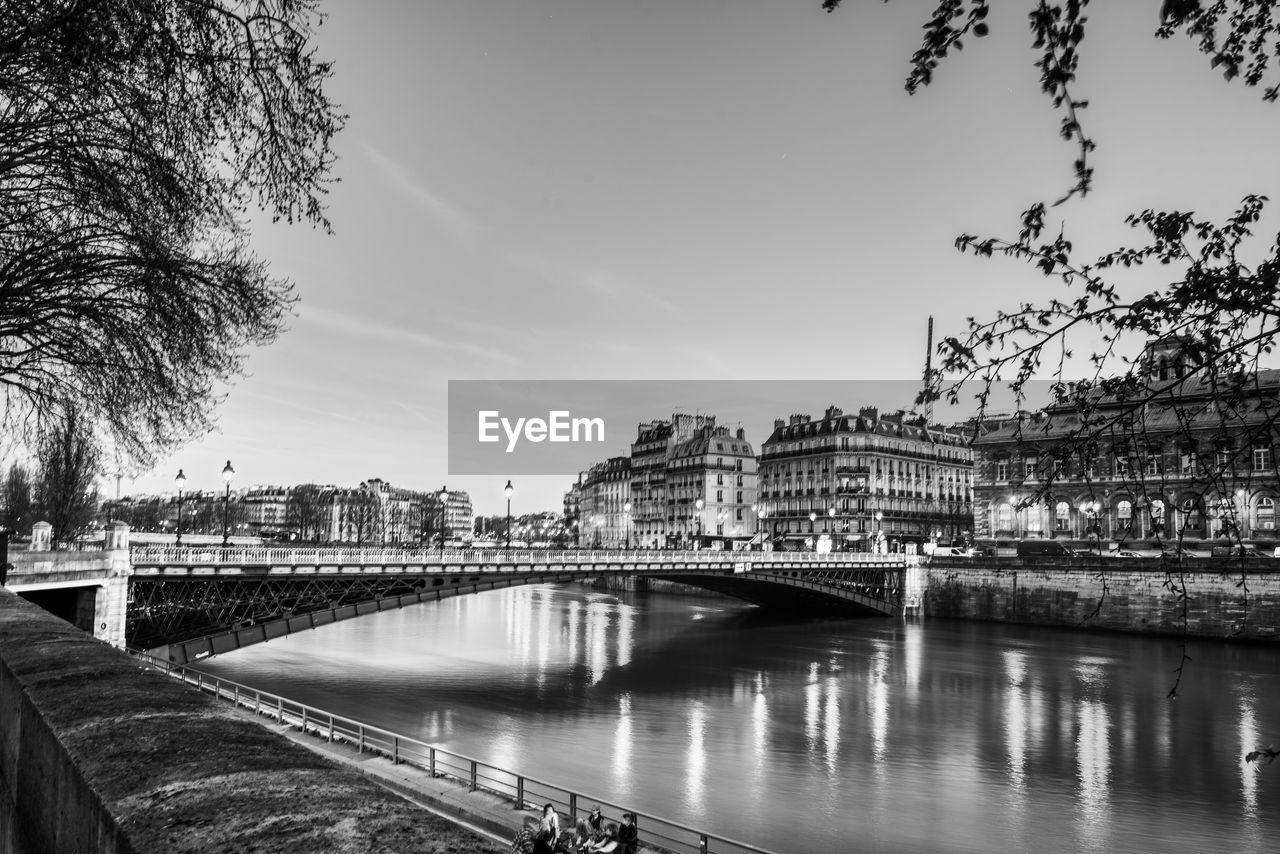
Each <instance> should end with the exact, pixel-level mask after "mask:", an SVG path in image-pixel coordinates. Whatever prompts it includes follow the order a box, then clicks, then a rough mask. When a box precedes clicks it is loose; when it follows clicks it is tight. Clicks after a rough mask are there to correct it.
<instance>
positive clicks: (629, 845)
mask: <svg viewBox="0 0 1280 854" xmlns="http://www.w3.org/2000/svg"><path fill="white" fill-rule="evenodd" d="M639 849H640V828H638V827H636V815H635V813H630V812H624V813H623V814H622V827H620V828H618V852H619V854H636V852H637V851H638V850H639Z"/></svg>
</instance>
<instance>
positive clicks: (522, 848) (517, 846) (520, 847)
mask: <svg viewBox="0 0 1280 854" xmlns="http://www.w3.org/2000/svg"><path fill="white" fill-rule="evenodd" d="M538 824H539V822H538V819H536V818H534V817H533V816H527V817H526V818H525V820H524V825H523V826H522V827H521V828H520V829H519V830H518V831H516V838H515V839H513V840H511V854H533V845H534V840H536V839H537V838H538Z"/></svg>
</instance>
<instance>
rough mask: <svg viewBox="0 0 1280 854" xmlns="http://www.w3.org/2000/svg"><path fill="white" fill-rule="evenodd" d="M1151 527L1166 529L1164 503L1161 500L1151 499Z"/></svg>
mask: <svg viewBox="0 0 1280 854" xmlns="http://www.w3.org/2000/svg"><path fill="white" fill-rule="evenodd" d="M1151 527H1152V528H1159V529H1161V530H1163V529H1164V502H1163V501H1161V500H1160V499H1159V498H1153V499H1151Z"/></svg>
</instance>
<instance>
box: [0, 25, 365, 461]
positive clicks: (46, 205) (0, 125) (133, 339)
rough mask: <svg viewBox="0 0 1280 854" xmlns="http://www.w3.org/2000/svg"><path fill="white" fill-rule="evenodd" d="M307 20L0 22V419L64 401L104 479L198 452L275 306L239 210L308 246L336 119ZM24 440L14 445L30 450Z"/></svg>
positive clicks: (52, 413) (281, 302)
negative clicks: (285, 227) (112, 470)
mask: <svg viewBox="0 0 1280 854" xmlns="http://www.w3.org/2000/svg"><path fill="white" fill-rule="evenodd" d="M316 7H317V2H316V0H61V2H49V0H7V2H5V3H3V4H0V152H2V153H0V398H2V399H3V407H4V408H3V413H2V415H0V418H2V419H3V424H4V428H5V430H6V431H7V432H14V431H19V430H20V431H22V432H24V433H26V434H27V435H28V436H31V435H34V432H35V429H39V425H41V424H45V423H47V422H51V421H56V420H57V416H58V410H59V406H60V404H61V402H62V401H64V400H71V401H74V402H75V404H76V406H77V407H78V408H79V409H80V411H82V412H83V413H84V415H85V417H86V418H87V419H89V420H90V421H92V422H94V423H95V424H97V425H99V426H100V427H101V428H102V431H103V436H104V438H106V439H109V440H112V441H113V442H114V445H115V451H116V453H118V454H119V455H120V456H121V458H122V460H126V461H132V462H133V463H135V464H138V465H142V466H145V465H146V464H148V463H149V462H151V461H153V460H154V458H155V456H156V454H157V453H158V452H162V451H164V450H167V449H170V448H172V447H174V446H175V445H176V444H178V443H180V442H183V441H186V440H189V439H190V438H191V437H193V436H196V435H199V434H201V433H203V432H205V431H207V430H208V429H209V428H210V426H211V425H212V423H213V418H214V416H213V412H214V408H215V407H214V404H215V403H216V402H217V400H218V399H219V397H220V395H221V394H222V390H223V389H224V388H225V384H226V383H227V382H228V381H230V380H231V379H232V378H234V377H235V376H237V375H238V374H239V373H240V372H241V368H242V363H243V360H244V358H245V351H246V348H247V347H249V346H250V345H261V344H266V343H269V342H271V341H272V340H274V339H275V337H276V336H277V335H278V334H279V333H280V332H281V331H282V330H283V328H284V323H285V320H286V318H287V316H288V315H289V313H290V308H291V305H292V304H293V302H294V299H295V298H294V295H293V290H292V285H290V284H289V283H288V282H286V281H283V280H281V279H278V278H274V277H272V276H271V275H269V273H268V270H267V265H266V264H265V263H264V262H263V261H262V260H260V259H258V258H256V257H255V256H254V255H253V253H252V251H251V250H250V247H249V235H248V231H247V228H246V225H245V222H246V220H245V213H246V211H247V209H248V206H249V205H250V204H257V205H259V206H261V207H263V208H265V209H266V210H268V211H270V212H271V213H272V214H273V215H274V216H275V217H276V218H285V219H287V220H289V221H294V220H308V221H310V222H312V223H316V224H319V225H321V226H323V227H325V228H327V227H328V222H327V220H326V219H325V217H324V213H323V207H322V200H323V195H324V193H325V191H326V185H327V182H328V180H329V178H328V174H329V170H330V168H331V166H332V164H333V161H334V155H333V153H332V151H331V149H330V140H331V138H332V136H333V135H334V133H336V132H337V131H338V130H339V128H340V127H341V125H342V123H343V120H344V117H343V116H342V115H341V114H340V113H339V111H338V110H337V109H336V107H335V105H334V104H332V103H331V102H330V101H329V99H328V97H327V96H326V94H325V92H324V84H325V82H326V80H327V78H328V77H329V76H330V66H329V64H328V63H326V62H323V61H320V60H318V59H317V58H316V57H315V55H314V51H313V49H312V48H311V47H310V44H309V42H310V38H311V35H312V33H313V31H314V28H315V27H316V26H317V25H318V24H319V23H320V21H321V17H320V15H319V13H318V12H317V8H316ZM33 428H34V429H33Z"/></svg>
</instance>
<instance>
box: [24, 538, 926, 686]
mask: <svg viewBox="0 0 1280 854" xmlns="http://www.w3.org/2000/svg"><path fill="white" fill-rule="evenodd" d="M121 527H123V526H121ZM108 534H109V535H108V539H107V542H106V543H104V545H107V546H111V547H113V548H109V549H106V550H104V551H101V552H99V553H96V554H95V553H93V552H85V551H80V552H70V553H64V552H50V551H44V552H30V553H26V554H25V555H24V554H23V553H21V552H18V553H16V554H15V555H14V557H15V558H18V560H16V561H15V564H16V566H15V571H14V573H13V575H12V576H11V578H10V583H9V585H8V586H9V587H11V588H13V589H14V590H15V592H18V593H19V594H22V595H24V596H26V597H27V598H30V599H32V600H33V601H37V602H40V603H41V604H44V605H46V607H49V609H50V610H54V612H55V613H58V610H57V609H56V608H55V607H50V605H51V603H50V602H47V601H42V598H41V597H42V596H47V595H48V594H47V593H46V592H45V591H47V590H50V589H58V590H61V589H62V588H68V587H69V588H75V589H78V590H79V591H80V592H79V595H77V596H74V597H73V598H71V599H69V600H66V601H65V602H64V604H63V605H62V606H61V607H62V608H63V610H64V611H65V610H68V609H69V613H59V616H62V617H63V618H64V619H67V620H68V621H70V622H74V623H76V624H77V625H80V626H81V628H85V629H88V630H90V631H92V632H93V633H94V634H95V635H97V636H98V637H101V638H103V639H104V640H108V641H110V642H112V643H114V644H116V645H117V646H120V645H125V644H126V643H127V645H128V646H129V647H131V648H134V649H145V650H148V651H150V652H151V653H152V654H153V655H156V656H158V657H160V658H163V659H166V660H169V661H171V662H174V663H177V664H186V663H188V662H190V661H194V660H197V659H200V658H204V657H206V656H209V655H214V654H218V653H223V652H229V651H231V650H233V649H239V648H241V647H244V646H249V645H252V644H255V643H261V642H263V641H267V640H271V639H273V638H277V637H282V636H284V635H287V634H291V633H293V632H297V631H303V630H306V629H310V628H315V627H317V626H322V625H326V624H328V623H333V622H336V621H338V620H346V619H352V618H354V617H359V616H362V615H364V614H369V613H374V612H377V611H384V610H390V609H394V608H403V607H407V606H409V605H415V604H418V603H421V602H430V601H434V600H437V599H443V598H447V597H451V596H459V595H464V594H470V593H479V592H483V591H486V590H499V589H503V588H506V587H515V586H519V585H526V584H545V583H555V582H568V581H584V580H587V579H593V578H599V577H602V576H604V577H607V576H627V577H634V578H638V579H660V580H665V581H674V582H679V583H683V584H688V585H691V586H694V587H700V588H703V589H706V590H711V591H715V592H718V593H722V594H725V595H728V596H733V597H736V598H739V599H742V600H744V601H747V602H751V603H753V604H756V605H759V606H761V607H765V608H769V609H773V610H783V611H796V612H804V613H839V614H846V615H851V616H892V615H896V614H900V613H902V611H903V604H904V595H903V590H904V585H905V573H906V568H907V566H908V561H909V560H912V559H909V558H907V557H905V556H899V555H868V554H852V553H850V554H813V553H795V552H721V551H712V550H701V551H591V550H576V549H575V550H564V551H560V550H533V551H524V550H519V551H507V550H446V551H426V550H420V549H381V548H264V547H228V548H171V547H157V546H138V545H134V546H133V547H132V548H130V547H129V545H128V533H127V530H124V531H114V530H113V531H111V532H108ZM46 548H47V546H46ZM24 558H25V559H24ZM69 563H70V564H74V565H75V567H76V568H77V571H76V572H74V573H68V572H67V571H66V570H65V569H58V567H65V566H67V565H68V564H69ZM94 567H97V569H96V570H95V569H94ZM86 588H87V590H86ZM95 588H96V589H95ZM122 593H123V594H126V595H124V596H122V595H121V594H122ZM121 599H127V601H125V602H121V601H120V600H121ZM68 602H69V603H70V604H67V603H68ZM52 604H56V601H54V602H53V603H52Z"/></svg>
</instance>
